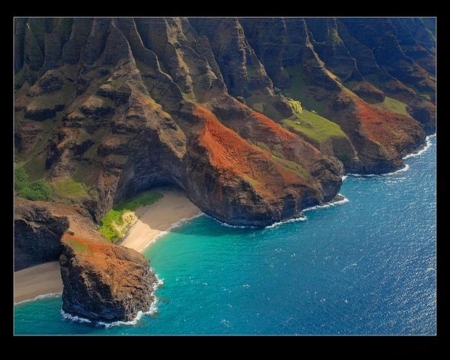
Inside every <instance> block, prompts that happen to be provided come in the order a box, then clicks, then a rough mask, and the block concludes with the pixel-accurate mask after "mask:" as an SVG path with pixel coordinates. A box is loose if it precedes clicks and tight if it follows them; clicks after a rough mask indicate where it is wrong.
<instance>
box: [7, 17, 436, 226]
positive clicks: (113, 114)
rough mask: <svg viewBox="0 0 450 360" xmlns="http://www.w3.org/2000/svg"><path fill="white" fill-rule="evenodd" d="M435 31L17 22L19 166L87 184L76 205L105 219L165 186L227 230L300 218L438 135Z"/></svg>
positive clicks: (391, 22) (237, 23)
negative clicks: (351, 181) (351, 180)
mask: <svg viewBox="0 0 450 360" xmlns="http://www.w3.org/2000/svg"><path fill="white" fill-rule="evenodd" d="M425 24H426V22H424V21H422V20H421V19H411V20H407V19H371V20H370V21H368V19H344V18H343V19H340V18H339V19H332V18H330V19H324V18H321V19H311V18H308V19H302V18H288V19H283V18H274V19H269V18H264V19H257V18H256V19H250V18H242V19H240V18H192V19H191V18H150V19H145V18H137V19H132V18H101V19H97V18H75V19H69V18H64V19H62V18H61V19H60V18H55V19H38V18H32V19H22V18H19V19H17V20H16V23H15V45H16V46H15V59H14V60H15V61H14V65H15V71H16V76H15V88H16V98H15V109H16V112H15V117H16V118H15V145H16V149H17V153H18V160H19V161H21V162H24V163H25V167H26V168H27V167H28V169H30V170H32V171H33V172H34V173H36V174H40V175H41V176H44V177H45V178H47V179H48V180H49V181H50V182H51V183H52V184H54V185H55V184H58V183H60V182H63V181H68V180H73V181H76V182H80V183H82V184H83V185H84V186H85V188H87V189H89V191H88V193H87V194H86V195H85V196H83V197H81V198H78V199H71V201H72V202H75V203H77V204H80V205H81V206H83V207H85V208H86V209H88V211H89V212H90V214H91V216H92V217H93V218H94V219H96V220H98V219H99V218H101V216H102V215H103V214H105V212H106V211H107V210H109V209H110V208H111V207H112V206H113V204H114V203H117V202H119V201H121V200H123V199H125V198H126V197H129V196H131V195H134V194H136V193H138V192H140V191H142V190H144V189H148V188H150V187H152V186H155V185H159V184H177V185H179V186H180V187H182V188H183V189H185V191H186V193H187V195H188V196H189V197H190V198H191V200H192V201H193V202H194V203H196V204H197V205H198V206H199V207H200V208H201V209H202V210H203V211H204V212H206V213H208V214H210V215H212V216H214V217H216V218H218V219H219V220H221V221H225V222H228V223H230V224H248V225H265V224H269V223H272V222H274V221H279V220H283V219H287V218H289V217H292V216H297V215H299V213H300V211H301V210H302V209H303V208H304V207H305V206H308V205H314V204H320V203H322V202H324V201H328V200H329V199H331V198H333V196H334V195H336V194H337V192H338V190H339V187H340V184H341V180H340V176H341V175H342V174H343V172H348V171H351V172H360V173H369V172H372V173H382V172H386V171H392V170H395V169H398V168H399V167H401V166H402V160H401V157H402V156H404V154H405V153H406V152H409V151H411V150H413V149H414V148H416V147H418V146H419V145H420V144H421V143H423V140H424V137H425V134H426V133H431V132H433V131H434V129H435V106H434V91H435V82H434V73H433V72H434V71H435V67H434V66H433V64H434V59H435V48H434V37H433V34H432V33H431V32H430V31H429V30H428V29H427V27H426V25H425ZM416 58H417V62H416V61H415V59H416ZM296 102H300V103H301V108H300V109H299V108H298V107H297V106H296ZM368 114H369V116H367V115H368ZM315 116H316V117H315ZM318 117H320V126H319V125H318V124H319V123H318V120H317V119H318ZM316 120H317V121H316ZM311 145H312V146H311ZM319 175H320V176H319ZM275 184H276V185H275ZM62 197H64V195H62ZM214 204H220V205H219V206H215V205H214Z"/></svg>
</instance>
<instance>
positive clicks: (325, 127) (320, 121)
mask: <svg viewBox="0 0 450 360" xmlns="http://www.w3.org/2000/svg"><path fill="white" fill-rule="evenodd" d="M282 125H283V126H284V127H286V128H287V129H288V130H294V131H297V132H301V133H302V134H303V135H305V136H306V137H307V138H309V139H311V140H313V141H315V142H316V143H318V144H321V143H323V142H324V141H325V140H327V139H328V138H330V137H333V136H337V137H346V135H345V133H344V132H343V131H342V129H341V127H340V126H339V125H338V124H336V123H334V122H332V121H330V120H328V119H326V118H324V117H322V116H320V115H318V114H316V113H314V112H311V111H308V110H303V111H302V113H301V114H300V115H297V117H295V118H290V119H285V120H283V121H282Z"/></svg>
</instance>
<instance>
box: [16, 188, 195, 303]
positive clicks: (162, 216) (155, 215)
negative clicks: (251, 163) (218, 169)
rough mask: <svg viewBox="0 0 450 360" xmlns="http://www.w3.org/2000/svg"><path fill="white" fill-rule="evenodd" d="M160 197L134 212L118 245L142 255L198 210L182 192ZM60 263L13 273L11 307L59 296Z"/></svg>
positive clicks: (172, 191) (60, 287)
mask: <svg viewBox="0 0 450 360" xmlns="http://www.w3.org/2000/svg"><path fill="white" fill-rule="evenodd" d="M158 191H159V192H161V193H162V194H163V197H162V198H161V199H160V200H158V201H157V202H156V203H154V204H152V205H150V206H145V207H141V208H139V209H137V210H136V211H135V212H134V214H135V215H136V217H137V220H136V222H135V223H134V224H133V226H132V227H131V228H130V229H129V230H128V233H127V234H126V236H125V237H124V238H123V239H122V241H121V242H120V245H122V246H126V247H128V248H131V249H134V250H136V251H139V252H143V251H144V250H145V248H146V247H147V246H148V245H150V244H151V243H153V242H155V241H156V240H157V238H158V235H160V234H161V233H162V232H164V231H167V230H169V229H170V228H171V227H173V226H174V224H177V223H179V222H180V221H182V220H183V219H190V218H192V217H194V216H196V215H198V214H199V213H200V210H199V209H198V208H197V207H196V206H195V205H194V204H193V203H191V201H190V200H189V199H188V198H187V197H186V195H185V194H184V192H183V191H181V190H173V189H171V190H167V189H163V190H159V189H158ZM62 289H63V284H62V280H61V274H60V268H59V262H58V261H55V262H50V263H46V264H41V265H38V266H34V267H31V268H27V269H23V270H20V271H16V272H15V273H14V303H18V302H21V301H24V300H28V299H34V298H35V297H37V296H39V295H44V294H50V293H58V292H62Z"/></svg>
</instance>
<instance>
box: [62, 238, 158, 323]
mask: <svg viewBox="0 0 450 360" xmlns="http://www.w3.org/2000/svg"><path fill="white" fill-rule="evenodd" d="M62 247H63V251H62V254H61V257H60V264H61V278H62V280H63V284H64V290H63V294H62V300H63V306H62V309H63V311H65V312H66V313H69V314H70V315H72V316H79V317H81V318H84V319H88V320H91V321H101V322H107V323H108V322H114V321H131V320H133V319H135V318H136V316H137V315H138V313H139V312H147V311H149V310H150V306H151V304H152V302H153V301H154V295H153V290H154V287H155V284H156V277H155V275H154V273H153V272H152V271H151V269H150V263H149V260H148V259H147V258H146V257H144V256H143V255H142V254H140V253H138V252H136V251H134V250H132V249H128V248H125V247H123V246H118V245H113V244H108V243H106V242H97V241H93V240H87V239H83V238H80V237H76V236H71V235H64V236H63V238H62Z"/></svg>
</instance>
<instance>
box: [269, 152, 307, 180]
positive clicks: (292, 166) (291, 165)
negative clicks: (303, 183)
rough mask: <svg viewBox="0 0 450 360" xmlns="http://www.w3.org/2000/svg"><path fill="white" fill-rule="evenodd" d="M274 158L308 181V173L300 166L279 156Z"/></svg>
mask: <svg viewBox="0 0 450 360" xmlns="http://www.w3.org/2000/svg"><path fill="white" fill-rule="evenodd" d="M272 158H273V159H274V160H275V161H277V162H278V163H280V164H282V165H283V166H284V167H286V168H288V169H290V170H292V171H294V172H295V173H297V175H300V177H302V178H303V179H307V178H308V177H309V173H308V171H306V170H305V169H304V168H303V167H302V166H301V165H300V164H298V163H296V162H294V161H290V160H287V159H284V158H281V157H278V156H272Z"/></svg>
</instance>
